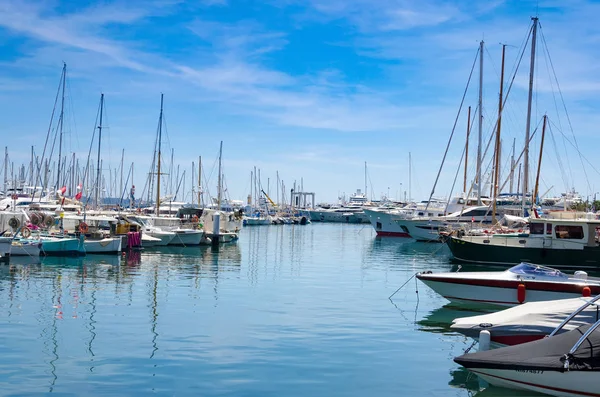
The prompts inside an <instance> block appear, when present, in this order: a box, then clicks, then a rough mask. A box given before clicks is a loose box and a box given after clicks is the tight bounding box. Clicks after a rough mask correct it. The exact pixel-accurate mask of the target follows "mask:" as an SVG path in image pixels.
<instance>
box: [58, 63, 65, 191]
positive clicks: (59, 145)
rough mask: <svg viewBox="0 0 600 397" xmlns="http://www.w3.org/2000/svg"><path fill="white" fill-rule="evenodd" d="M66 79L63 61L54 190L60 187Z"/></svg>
mask: <svg viewBox="0 0 600 397" xmlns="http://www.w3.org/2000/svg"><path fill="white" fill-rule="evenodd" d="M66 80H67V64H66V63H63V75H62V98H61V103H60V118H59V120H58V121H59V123H60V130H59V131H60V132H59V134H60V135H59V138H58V165H57V172H56V190H58V189H59V188H60V161H61V158H62V139H63V120H64V116H65V81H66Z"/></svg>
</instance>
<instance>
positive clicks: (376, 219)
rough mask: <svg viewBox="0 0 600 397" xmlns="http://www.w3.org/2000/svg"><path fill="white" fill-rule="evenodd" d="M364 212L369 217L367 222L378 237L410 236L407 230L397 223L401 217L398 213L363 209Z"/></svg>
mask: <svg viewBox="0 0 600 397" xmlns="http://www.w3.org/2000/svg"><path fill="white" fill-rule="evenodd" d="M365 214H366V215H367V217H368V218H369V222H370V223H371V226H373V229H375V233H377V235H378V236H380V237H405V238H407V237H410V235H409V234H408V230H407V229H406V228H402V227H401V226H400V225H399V224H398V220H400V219H402V216H401V215H399V214H390V213H387V212H383V211H373V210H365Z"/></svg>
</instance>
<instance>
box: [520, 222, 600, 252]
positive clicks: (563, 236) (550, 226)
mask: <svg viewBox="0 0 600 397" xmlns="http://www.w3.org/2000/svg"><path fill="white" fill-rule="evenodd" d="M599 233H600V220H598V219H544V218H537V219H530V221H529V236H530V237H532V238H544V239H552V240H561V241H569V242H573V243H577V244H580V245H585V246H588V247H595V246H597V245H598V234H599Z"/></svg>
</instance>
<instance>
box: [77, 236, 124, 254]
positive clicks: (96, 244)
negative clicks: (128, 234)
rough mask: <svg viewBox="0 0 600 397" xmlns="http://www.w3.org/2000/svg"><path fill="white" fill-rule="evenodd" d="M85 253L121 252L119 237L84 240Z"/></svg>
mask: <svg viewBox="0 0 600 397" xmlns="http://www.w3.org/2000/svg"><path fill="white" fill-rule="evenodd" d="M83 247H84V249H85V253H86V254H108V253H117V252H121V238H120V237H114V238H113V237H109V238H103V239H102V240H84V242H83Z"/></svg>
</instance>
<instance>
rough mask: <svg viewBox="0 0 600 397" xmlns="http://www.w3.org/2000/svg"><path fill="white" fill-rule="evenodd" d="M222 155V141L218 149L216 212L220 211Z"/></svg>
mask: <svg viewBox="0 0 600 397" xmlns="http://www.w3.org/2000/svg"><path fill="white" fill-rule="evenodd" d="M222 155H223V141H221V146H220V147H219V177H218V181H217V211H220V210H221V183H222V180H221V177H222V176H221V156H222Z"/></svg>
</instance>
